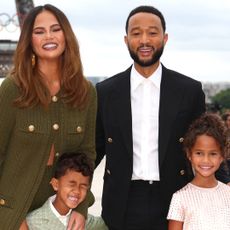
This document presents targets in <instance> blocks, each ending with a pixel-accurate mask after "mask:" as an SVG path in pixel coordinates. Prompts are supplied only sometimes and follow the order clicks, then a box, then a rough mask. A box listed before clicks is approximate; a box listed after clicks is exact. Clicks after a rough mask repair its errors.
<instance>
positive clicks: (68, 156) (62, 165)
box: [54, 152, 94, 182]
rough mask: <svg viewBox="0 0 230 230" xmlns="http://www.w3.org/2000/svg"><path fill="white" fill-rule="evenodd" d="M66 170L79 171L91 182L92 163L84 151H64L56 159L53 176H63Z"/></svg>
mask: <svg viewBox="0 0 230 230" xmlns="http://www.w3.org/2000/svg"><path fill="white" fill-rule="evenodd" d="M68 170H73V171H76V172H80V173H82V175H83V176H88V177H89V178H90V182H91V181H92V177H93V172H94V164H93V162H92V160H90V159H89V158H88V157H87V156H86V154H84V153H75V152H66V153H63V154H62V155H61V156H60V158H59V159H58V162H57V165H56V170H55V173H54V177H55V178H57V179H58V178H60V177H61V176H64V175H65V174H66V172H67V171H68Z"/></svg>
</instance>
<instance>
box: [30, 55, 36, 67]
mask: <svg viewBox="0 0 230 230" xmlns="http://www.w3.org/2000/svg"><path fill="white" fill-rule="evenodd" d="M35 63H36V60H35V55H34V54H32V58H31V64H32V67H34V66H35Z"/></svg>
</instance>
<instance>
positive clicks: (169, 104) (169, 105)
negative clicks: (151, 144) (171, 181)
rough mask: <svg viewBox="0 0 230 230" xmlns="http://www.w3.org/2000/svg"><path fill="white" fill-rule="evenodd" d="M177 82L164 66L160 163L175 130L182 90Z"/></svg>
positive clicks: (160, 112)
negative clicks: (174, 124) (173, 125)
mask: <svg viewBox="0 0 230 230" xmlns="http://www.w3.org/2000/svg"><path fill="white" fill-rule="evenodd" d="M182 90H183V89H181V88H180V87H178V85H177V83H176V82H175V78H174V77H173V75H172V73H171V72H170V71H168V70H167V69H166V68H165V67H164V66H163V68H162V79H161V91H160V108H159V164H160V167H161V165H162V163H163V160H164V158H165V154H166V150H167V145H168V141H169V138H170V135H171V132H173V130H172V128H171V126H172V123H173V121H174V119H175V117H176V114H177V113H178V108H179V103H180V101H181V95H182V92H181V91H182Z"/></svg>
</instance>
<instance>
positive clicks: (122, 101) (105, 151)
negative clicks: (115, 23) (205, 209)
mask: <svg viewBox="0 0 230 230" xmlns="http://www.w3.org/2000/svg"><path fill="white" fill-rule="evenodd" d="M165 29H166V28H165V20H164V17H163V15H162V14H161V12H160V11H159V10H157V9H156V8H154V7H152V6H139V7H137V8H135V9H134V10H132V11H131V12H130V14H129V16H128V18H127V21H126V36H125V43H126V45H127V47H128V50H129V53H130V56H131V57H132V59H133V61H134V64H133V65H132V66H131V67H130V68H128V69H127V70H126V71H124V72H122V73H119V74H117V75H115V76H113V77H111V78H109V79H106V80H105V81H103V82H101V83H98V84H97V86H96V88H97V92H98V115H97V131H96V147H97V149H96V150H97V160H96V165H98V164H99V163H100V161H101V159H102V158H103V157H104V155H106V165H105V175H104V187H103V196H102V217H103V219H104V220H105V222H106V224H107V226H109V229H110V230H150V229H151V230H165V229H167V221H166V215H167V212H168V206H169V203H170V200H171V196H172V194H173V193H174V192H175V191H176V190H178V189H179V188H181V187H183V186H184V185H185V184H186V183H187V182H188V181H189V180H190V179H191V178H192V175H191V174H189V173H188V172H189V170H188V167H187V166H188V165H187V162H186V158H185V155H184V153H183V152H182V142H183V135H184V134H185V131H186V130H187V128H188V126H189V124H190V123H191V122H192V121H193V120H194V119H195V118H196V117H198V116H199V115H200V114H202V113H203V112H204V111H205V97H204V93H203V91H202V87H201V83H200V82H198V81H195V80H193V79H191V78H189V77H186V76H184V75H182V74H179V73H177V72H175V71H172V70H169V69H167V68H165V67H164V66H163V65H162V64H161V63H160V57H161V54H162V53H163V49H164V46H165V44H166V42H167V39H168V35H167V33H165ZM189 169H190V168H189Z"/></svg>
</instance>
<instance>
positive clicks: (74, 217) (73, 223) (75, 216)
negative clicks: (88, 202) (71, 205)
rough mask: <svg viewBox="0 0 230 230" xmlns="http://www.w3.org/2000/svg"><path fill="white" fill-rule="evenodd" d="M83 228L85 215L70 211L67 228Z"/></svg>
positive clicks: (74, 229)
mask: <svg viewBox="0 0 230 230" xmlns="http://www.w3.org/2000/svg"><path fill="white" fill-rule="evenodd" d="M84 229H85V217H84V216H83V215H82V214H80V213H78V212H76V211H72V213H71V216H70V219H69V223H68V227H67V230H84Z"/></svg>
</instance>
